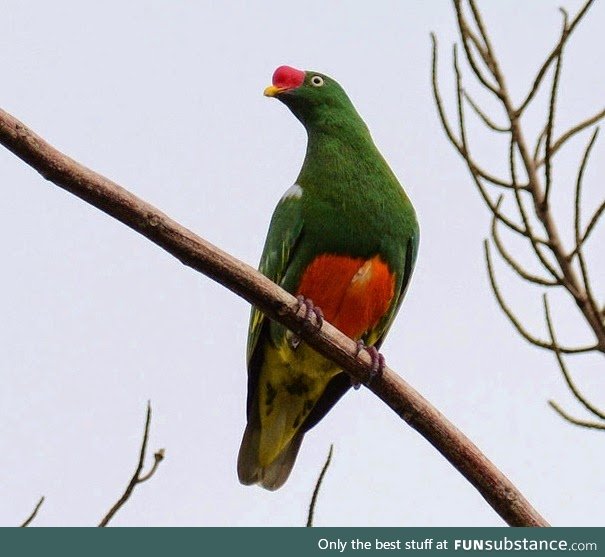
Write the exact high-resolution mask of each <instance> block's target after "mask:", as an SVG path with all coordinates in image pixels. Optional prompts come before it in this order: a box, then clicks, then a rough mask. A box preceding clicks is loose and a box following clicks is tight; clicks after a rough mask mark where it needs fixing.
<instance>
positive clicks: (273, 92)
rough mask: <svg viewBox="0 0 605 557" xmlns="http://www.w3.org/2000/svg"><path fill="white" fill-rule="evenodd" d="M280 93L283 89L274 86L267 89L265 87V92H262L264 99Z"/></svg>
mask: <svg viewBox="0 0 605 557" xmlns="http://www.w3.org/2000/svg"><path fill="white" fill-rule="evenodd" d="M282 91H284V89H283V88H281V87H276V86H275V85H269V87H267V88H266V89H265V91H264V92H263V95H265V97H275V95H277V94H278V93H281V92H282Z"/></svg>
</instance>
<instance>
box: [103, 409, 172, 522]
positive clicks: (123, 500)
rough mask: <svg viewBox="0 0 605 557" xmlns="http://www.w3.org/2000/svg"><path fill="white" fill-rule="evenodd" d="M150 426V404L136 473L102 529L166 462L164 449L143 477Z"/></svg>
mask: <svg viewBox="0 0 605 557" xmlns="http://www.w3.org/2000/svg"><path fill="white" fill-rule="evenodd" d="M150 424H151V404H150V403H149V402H148V403H147V417H146V418H145V431H144V433H143V442H142V444H141V452H140V454H139V461H138V463H137V468H136V470H135V471H134V474H133V475H132V478H131V479H130V482H129V483H128V485H127V486H126V490H125V491H124V493H123V494H122V496H121V497H120V498H119V499H118V500H117V502H116V503H115V504H114V506H113V507H111V509H109V512H108V513H107V514H106V515H105V516H104V517H103V520H101V522H99V526H101V527H103V526H107V524H108V523H109V521H110V520H111V519H112V518H113V517H114V515H115V514H116V513H117V512H118V511H119V510H120V509H121V508H122V507H123V506H124V505H125V503H126V501H128V499H130V496H131V495H132V493H133V491H134V488H135V487H136V486H137V485H139V484H140V483H143V482H145V481H147V480H148V479H149V478H151V477H152V476H153V475H154V474H155V471H156V470H157V469H158V466H159V464H160V462H162V460H164V449H160V450H159V451H157V452H156V453H155V454H154V455H153V457H154V462H153V466H152V467H151V470H149V472H148V473H147V474H145V475H143V476H142V475H141V472H142V471H143V465H144V464H145V454H146V453H147V441H148V440H149V425H150Z"/></svg>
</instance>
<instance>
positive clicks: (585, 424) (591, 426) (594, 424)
mask: <svg viewBox="0 0 605 557" xmlns="http://www.w3.org/2000/svg"><path fill="white" fill-rule="evenodd" d="M548 404H549V405H550V407H551V408H552V409H553V410H554V411H555V412H557V414H559V416H561V417H562V418H563V419H564V420H566V421H568V422H569V423H572V424H574V425H579V426H580V427H587V428H589V429H599V430H604V431H605V423H601V422H593V421H591V420H580V419H578V418H574V417H573V416H572V415H570V414H568V413H567V412H565V411H564V410H563V409H562V408H561V407H560V406H559V405H558V404H557V403H556V402H555V401H554V400H549V401H548Z"/></svg>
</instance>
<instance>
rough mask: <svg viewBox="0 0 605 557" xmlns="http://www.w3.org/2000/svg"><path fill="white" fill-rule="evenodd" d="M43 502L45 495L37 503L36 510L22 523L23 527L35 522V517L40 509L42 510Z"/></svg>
mask: <svg viewBox="0 0 605 557" xmlns="http://www.w3.org/2000/svg"><path fill="white" fill-rule="evenodd" d="M42 503H44V496H42V497H40V500H39V501H38V502H37V503H36V506H35V507H34V510H33V511H32V512H31V514H30V515H29V516H28V517H27V518H26V519H25V520H24V521H23V523H22V524H21V528H26V527H27V526H29V525H30V524H31V523H32V522H33V520H34V518H36V516H37V514H38V511H39V510H40V507H41V506H42Z"/></svg>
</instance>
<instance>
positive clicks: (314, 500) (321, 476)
mask: <svg viewBox="0 0 605 557" xmlns="http://www.w3.org/2000/svg"><path fill="white" fill-rule="evenodd" d="M333 450H334V445H330V452H328V458H326V462H325V463H324V465H323V468H322V469H321V472H320V473H319V477H318V478H317V482H316V483H315V489H314V490H313V495H312V497H311V503H310V504H309V513H308V515H307V528H311V527H312V526H313V518H314V516H315V507H316V505H317V496H318V495H319V490H320V489H321V484H322V483H323V481H324V477H325V475H326V472H327V471H328V468H329V467H330V463H331V462H332V452H333Z"/></svg>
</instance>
